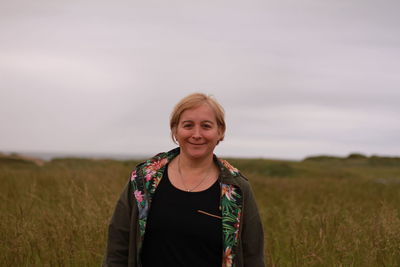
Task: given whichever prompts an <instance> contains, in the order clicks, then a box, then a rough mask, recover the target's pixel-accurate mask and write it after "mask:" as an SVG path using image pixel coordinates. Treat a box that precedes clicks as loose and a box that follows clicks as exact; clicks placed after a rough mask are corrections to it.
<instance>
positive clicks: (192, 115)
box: [174, 104, 223, 159]
mask: <svg viewBox="0 0 400 267" xmlns="http://www.w3.org/2000/svg"><path fill="white" fill-rule="evenodd" d="M222 134H223V133H222V132H221V129H220V127H219V126H218V123H217V120H216V117H215V114H214V111H213V110H212V109H211V107H210V106H209V105H207V104H202V105H200V106H198V107H195V108H192V109H188V110H185V111H184V112H183V113H182V114H181V117H180V119H179V123H178V125H177V127H176V129H175V132H174V135H175V138H176V140H177V141H178V143H179V146H180V148H181V153H183V154H185V155H186V156H188V157H190V158H192V159H198V158H205V157H207V156H211V155H212V154H213V152H214V148H215V146H216V145H217V143H218V141H219V140H221V138H222Z"/></svg>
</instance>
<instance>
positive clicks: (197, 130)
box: [192, 127, 201, 140]
mask: <svg viewBox="0 0 400 267" xmlns="http://www.w3.org/2000/svg"><path fill="white" fill-rule="evenodd" d="M192 138H193V139H195V140H199V139H201V129H200V128H199V127H194V129H193V134H192Z"/></svg>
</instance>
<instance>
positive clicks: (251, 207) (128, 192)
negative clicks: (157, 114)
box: [103, 93, 264, 267]
mask: <svg viewBox="0 0 400 267" xmlns="http://www.w3.org/2000/svg"><path fill="white" fill-rule="evenodd" d="M170 128H171V135H172V138H173V140H174V142H175V143H177V144H178V145H179V147H178V148H176V149H173V150H171V151H169V152H166V153H160V154H158V155H156V156H155V157H153V158H152V159H149V160H147V161H145V162H143V163H141V164H139V165H138V166H137V167H136V168H135V170H134V171H133V172H132V174H131V179H130V181H129V183H128V184H127V186H126V188H125V190H124V191H123V193H122V195H121V197H120V199H119V201H118V203H117V205H116V208H115V211H114V214H113V217H112V219H111V223H110V225H109V231H108V243H107V251H106V255H105V259H104V262H103V266H109V267H113V266H133V267H139V266H142V267H162V266H171V267H176V266H188V267H192V266H205V267H212V266H218V267H219V266H226V267H229V266H235V267H242V266H245V267H259V266H264V254H263V250H264V249H263V239H264V236H263V229H262V225H261V220H260V216H259V213H258V210H257V206H256V203H255V199H254V196H253V193H252V191H251V188H250V185H249V183H248V181H247V179H246V178H245V177H244V176H243V175H242V174H241V173H240V172H239V171H238V170H237V169H236V168H234V167H232V166H231V165H230V164H229V163H228V162H226V161H224V160H222V159H219V158H217V157H216V156H215V155H214V154H213V152H214V148H215V146H216V145H217V144H218V143H219V142H220V141H222V140H223V139H224V134H225V128H226V127H225V120H224V111H223V109H222V107H221V106H220V105H219V104H218V103H217V102H216V101H215V100H214V99H213V98H211V97H209V96H207V95H204V94H198V93H197V94H192V95H189V96H187V97H185V98H184V99H182V100H181V101H180V102H179V103H178V104H177V105H176V106H175V108H174V110H173V112H172V114H171V119H170Z"/></svg>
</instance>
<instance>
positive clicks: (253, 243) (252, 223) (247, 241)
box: [242, 185, 265, 267]
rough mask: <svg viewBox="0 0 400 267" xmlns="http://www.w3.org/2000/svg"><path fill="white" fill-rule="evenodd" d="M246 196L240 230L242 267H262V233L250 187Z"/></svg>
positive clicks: (263, 264)
mask: <svg viewBox="0 0 400 267" xmlns="http://www.w3.org/2000/svg"><path fill="white" fill-rule="evenodd" d="M246 195H247V197H246V198H245V199H244V207H243V228H242V249H243V263H244V267H264V266H265V263H264V231H263V226H262V222H261V218H260V214H259V212H258V208H257V204H256V201H255V198H254V194H253V192H252V190H251V187H250V185H249V188H248V193H247V194H246Z"/></svg>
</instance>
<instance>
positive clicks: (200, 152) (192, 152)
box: [185, 147, 213, 159]
mask: <svg viewBox="0 0 400 267" xmlns="http://www.w3.org/2000/svg"><path fill="white" fill-rule="evenodd" d="M185 152H186V153H185V154H187V156H189V157H191V158H197V159H198V158H204V157H207V156H209V155H210V154H211V155H212V154H213V151H208V150H207V148H205V147H204V148H200V147H199V148H188V149H186V151H185Z"/></svg>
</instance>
